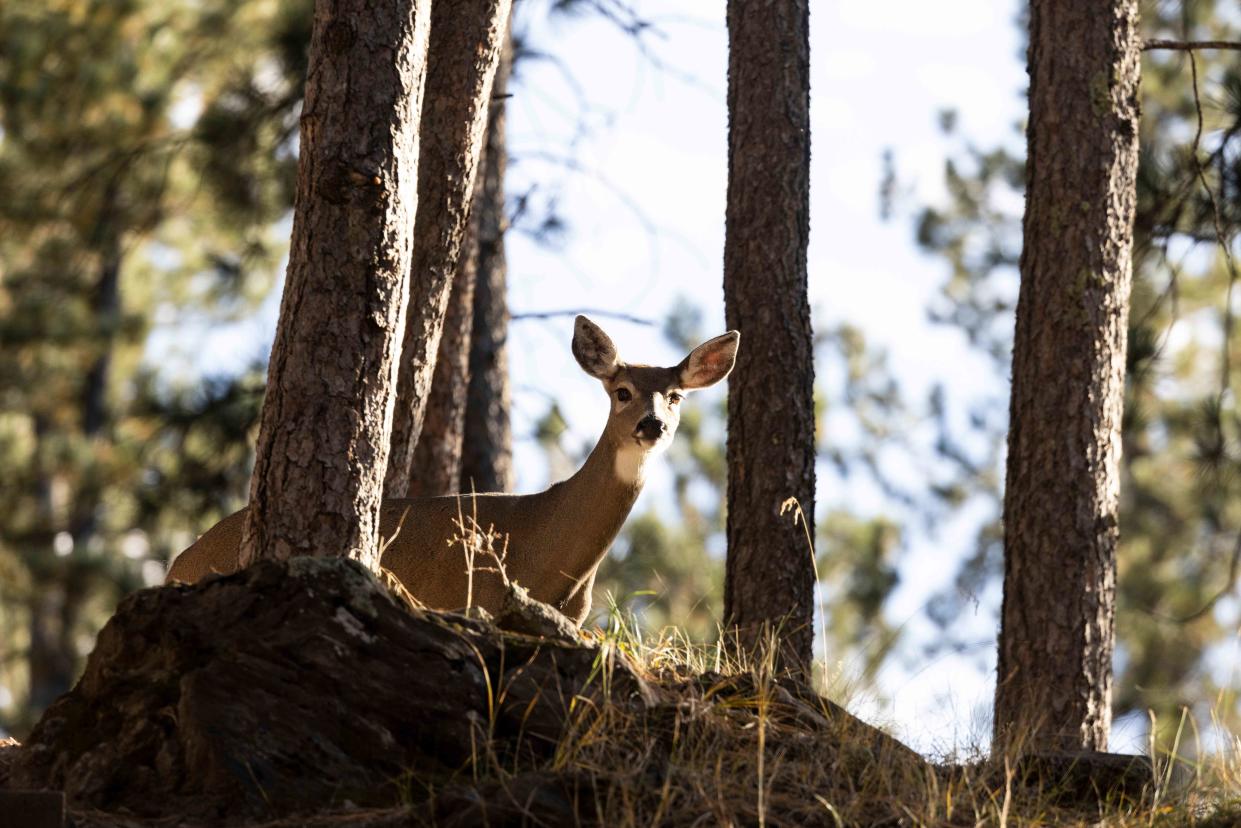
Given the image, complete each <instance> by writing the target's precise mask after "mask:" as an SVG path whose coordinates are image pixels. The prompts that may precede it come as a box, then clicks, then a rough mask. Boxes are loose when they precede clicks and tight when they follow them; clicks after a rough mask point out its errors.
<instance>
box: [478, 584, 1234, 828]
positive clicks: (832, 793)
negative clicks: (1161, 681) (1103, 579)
mask: <svg viewBox="0 0 1241 828" xmlns="http://www.w3.org/2000/svg"><path fill="white" fill-rule="evenodd" d="M588 636H589V637H590V638H591V639H592V640H593V643H595V644H597V645H598V646H599V652H600V656H599V665H600V668H599V669H598V670H597V671H596V675H595V676H594V677H593V679H592V681H598V682H606V681H607V680H608V673H607V668H606V665H607V664H609V663H612V662H614V660H615V659H618V658H621V659H624V660H625V661H626V662H628V665H629V666H630V667H631V669H632V670H633V671H634V672H635V673H636V674H637V675H638V676H640V677H641V678H642V679H644V680H645V681H646V682H647V683H648V685H649V686H650V687H651V688H652V689H653V690H654V693H655V696H656V698H657V701H656V703H655V704H654V705H653V706H650V707H647V708H645V709H641V708H635V707H633V706H631V705H628V704H623V703H617V704H613V703H611V702H610V701H608V700H607V698H608V696H607V693H603V694H599V695H596V696H595V697H594V701H591V702H587V701H586V700H585V699H583V700H582V701H581V703H580V704H579V705H577V706H576V708H575V711H574V715H573V717H572V720H571V726H570V727H568V728H567V730H566V732H565V735H564V736H563V738H562V740H561V742H560V744H558V745H557V746H556V750H555V752H554V756H553V757H552V758H551V759H550V760H548V761H547V762H546V763H545V764H543V765H541V766H539V767H537V768H530V767H528V766H526V767H520V768H519V767H518V766H516V765H512V766H508V767H505V766H504V763H503V762H499V763H497V762H495V761H494V760H493V761H489V762H488V763H487V764H488V772H489V773H491V774H498V775H499V776H500V777H504V776H505V775H515V774H517V773H519V772H527V773H528V772H531V771H533V772H536V773H546V774H548V775H549V776H551V777H556V778H561V779H571V780H573V783H572V784H573V786H574V788H575V790H583V789H585V790H587V791H588V792H589V796H588V797H587V798H588V800H589V802H590V806H589V807H590V813H588V814H582V818H583V820H584V821H586V822H590V823H597V824H605V825H609V826H650V825H669V826H681V825H684V826H692V825H703V826H707V825H712V826H713V825H764V826H768V825H831V826H852V825H859V826H861V825H926V826H1059V825H1070V826H1074V825H1080V826H1087V825H1089V826H1097V825H1102V826H1124V827H1126V828H1127V827H1128V826H1148V827H1153V826H1174V825H1195V826H1211V828H1222V826H1230V825H1241V739H1239V738H1238V737H1236V736H1235V735H1231V736H1229V737H1228V739H1227V740H1221V739H1219V738H1216V739H1215V742H1216V744H1215V745H1213V748H1212V749H1210V750H1206V749H1203V748H1202V747H1201V746H1198V747H1193V748H1191V747H1190V746H1189V744H1188V742H1189V740H1191V739H1192V738H1193V737H1194V734H1195V732H1196V731H1195V729H1194V728H1193V726H1192V725H1191V724H1190V720H1189V718H1188V715H1187V716H1186V718H1185V721H1184V723H1183V727H1182V737H1181V738H1180V739H1179V740H1178V741H1176V742H1175V743H1174V744H1173V745H1172V746H1171V747H1170V748H1169V749H1168V750H1166V751H1160V752H1156V753H1155V754H1154V755H1155V768H1156V777H1157V779H1156V783H1155V784H1154V785H1152V786H1149V787H1148V788H1147V789H1145V790H1143V791H1141V792H1140V793H1139V794H1136V795H1121V794H1117V793H1112V794H1108V793H1106V792H1104V794H1103V796H1102V797H1101V798H1096V797H1087V798H1085V799H1082V798H1077V799H1076V800H1073V799H1071V798H1068V799H1066V797H1065V796H1064V791H1063V790H1057V789H1054V788H1046V789H1044V788H1040V786H1039V783H1037V782H1036V781H1035V780H1034V779H1033V778H1031V777H1028V776H1027V777H1023V776H1022V773H1021V771H1019V770H1018V769H1017V766H1016V764H1015V760H1009V759H996V760H995V761H991V760H989V759H988V758H987V757H986V756H985V755H984V754H983V753H982V751H981V749H979V750H975V751H971V752H970V753H968V754H967V755H958V756H951V757H946V758H945V757H940V758H938V759H937V760H936V762H935V763H930V762H924V761H922V760H921V759H920V758H919V757H917V756H916V755H915V754H913V753H912V751H907V749H904V748H903V746H901V745H899V743H897V742H895V741H894V740H889V739H886V738H884V737H882V736H877V735H876V733H877V731H875V730H873V729H871V728H869V727H867V726H864V725H861V724H860V723H858V722H857V721H856V720H854V719H852V717H848V716H844V715H842V714H841V712H840V711H839V709H838V708H835V707H833V706H832V704H831V703H830V702H827V701H825V700H822V699H821V698H819V697H818V695H817V694H816V693H813V692H810V691H809V689H808V687H807V686H806V685H805V684H801V683H799V682H796V681H790V680H789V678H788V677H787V676H784V677H782V676H780V675H778V674H777V672H776V669H775V659H774V658H772V656H771V654H772V653H773V652H775V648H774V647H773V646H770V643H769V644H768V646H766V647H762V648H760V649H759V650H758V652H757V653H746V652H737V651H735V650H733V649H732V648H730V647H728V646H727V645H726V644H724V643H722V642H725V641H726V637H725V636H723V635H719V636H717V638H716V640H715V641H714V642H712V643H702V642H696V641H693V640H690V639H689V638H688V637H687V636H686V635H685V634H684V633H683V632H682V631H680V630H678V629H677V628H675V627H668V628H665V629H663V630H659V631H658V632H651V631H647V630H644V629H643V628H642V625H641V624H640V623H639V622H638V620H637V619H636V618H635V617H634V616H633V615H631V614H629V613H627V612H625V611H624V610H623V609H622V608H620V607H619V606H617V604H616V603H615V602H612V603H611V607H610V611H609V613H608V615H607V618H606V623H605V624H604V625H603V627H602V628H601V629H598V630H596V631H594V632H592V633H589V634H588ZM816 672H817V673H818V674H819V675H820V676H831V675H833V674H834V673H836V672H839V671H832V670H829V669H827V668H826V667H825V665H818V669H817V670H816ZM835 689H836V692H835V693H834V694H833V695H835V696H836V699H837V701H839V702H840V703H842V704H843V705H845V706H846V707H847V706H848V703H849V699H848V698H846V697H844V696H842V695H841V692H840V691H841V688H840V687H837V688H835ZM1217 726H1218V723H1217ZM1151 732H1152V733H1153V732H1156V728H1154V727H1152V729H1151ZM1190 757H1192V758H1190ZM532 824H537V823H532Z"/></svg>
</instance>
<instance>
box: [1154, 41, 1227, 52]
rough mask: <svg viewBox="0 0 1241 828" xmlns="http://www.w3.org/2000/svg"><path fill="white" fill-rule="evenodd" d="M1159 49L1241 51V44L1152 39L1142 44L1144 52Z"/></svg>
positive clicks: (1175, 50) (1177, 50)
mask: <svg viewBox="0 0 1241 828" xmlns="http://www.w3.org/2000/svg"><path fill="white" fill-rule="evenodd" d="M1157 49H1164V50H1171V51H1174V52H1194V51H1198V50H1204V49H1227V50H1231V51H1241V42H1236V41H1232V40H1164V39H1161V38H1152V39H1150V40H1145V41H1143V42H1142V51H1143V52H1151V51H1155V50H1157Z"/></svg>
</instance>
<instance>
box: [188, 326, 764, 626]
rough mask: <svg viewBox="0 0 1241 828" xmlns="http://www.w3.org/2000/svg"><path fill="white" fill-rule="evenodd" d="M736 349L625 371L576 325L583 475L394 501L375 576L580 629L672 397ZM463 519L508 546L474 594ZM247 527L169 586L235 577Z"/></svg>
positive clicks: (594, 336) (676, 417)
mask: <svg viewBox="0 0 1241 828" xmlns="http://www.w3.org/2000/svg"><path fill="white" fill-rule="evenodd" d="M738 339H739V336H738V335H737V334H736V333H735V332H730V333H728V334H725V335H723V336H720V337H716V338H715V339H713V340H711V341H709V342H707V343H704V344H703V345H700V346H699V347H698V348H696V349H695V350H694V351H693V353H691V354H690V355H689V356H687V357H686V358H685V360H684V361H682V362H681V364H680V365H678V366H676V367H674V368H655V367H651V366H646V365H626V364H624V363H623V362H621V361H620V360H619V359H618V358H617V355H616V349H615V347H614V346H613V345H612V341H611V340H610V339H609V338H608V337H607V335H606V334H604V333H603V331H602V330H600V329H599V328H598V327H597V326H595V325H594V323H592V322H590V320H588V319H586V318H585V317H582V316H579V317H578V319H577V325H576V329H575V332H574V347H573V351H574V355H575V356H576V357H577V359H578V362H579V364H581V366H582V368H583V369H584V370H585V371H586V372H587V373H589V374H591V375H592V376H595V377H596V378H598V379H600V380H601V381H602V382H603V386H604V388H605V389H606V390H607V392H608V397H609V400H610V402H611V410H610V414H609V416H608V422H607V425H606V427H605V428H604V431H603V435H602V436H601V437H600V438H599V442H598V444H596V446H595V448H594V450H593V451H592V452H591V453H590V456H589V457H588V458H587V459H586V462H585V464H583V466H582V468H580V469H579V470H578V471H577V473H576V474H574V475H573V476H572V477H570V478H569V479H568V480H564V481H561V482H560V483H556V484H554V485H553V486H551V487H550V488H549V489H547V490H546V491H542V492H539V493H537V494H528V495H510V494H479V495H475V496H471V495H461V496H447V497H432V498H414V499H408V500H389V501H387V502H385V503H384V507H383V513H382V517H381V521H380V533H381V537H382V541H383V542H384V543H387V547H386V549H385V550H384V554H383V560H382V565H383V566H384V567H385V568H387V569H389V570H391V572H392V573H393V574H394V575H395V576H396V577H397V578H398V579H399V580H400V581H401V583H403V584H404V585H405V587H406V588H407V589H408V590H409V591H410V592H411V593H413V595H414V596H415V597H417V598H418V599H419V600H420V601H422V602H423V603H424V604H427V605H428V606H430V607H434V608H437V609H457V608H460V607H463V606H465V605H466V603H467V601H466V597H467V591H468V592H470V603H471V604H472V605H474V606H481V607H483V608H485V609H487V610H489V611H491V612H493V613H494V612H496V611H497V610H498V609H499V607H500V602H501V600H502V599H503V596H504V578H505V577H507V578H508V579H509V580H513V581H516V582H517V583H518V584H520V585H522V586H524V587H526V588H527V589H528V590H529V591H530V594H531V596H532V597H534V598H536V599H538V600H540V601H544V602H546V603H548V604H551V605H553V606H555V607H558V608H559V609H560V610H561V611H562V612H564V613H565V614H566V615H567V616H569V617H570V618H572V619H573V620H574V621H575V622H576V623H577V624H578V625H581V623H582V622H583V621H584V620H585V619H586V616H587V614H589V612H590V606H591V590H592V588H593V586H594V581H595V571H596V570H597V569H598V567H599V564H600V563H601V562H602V561H603V558H604V556H605V555H606V554H607V551H608V549H609V547H610V546H611V545H612V541H613V540H614V539H615V538H616V535H617V533H618V532H620V528H621V526H622V524H624V522H625V518H626V517H628V515H629V511H630V509H631V508H633V504H634V501H635V500H637V497H638V493H639V492H640V491H641V490H642V483H643V477H644V475H643V466H644V464H645V461H646V460H647V459H648V458H649V457H650V456H651V455H652V454H654V453H656V452H657V451H658V450H661V449H663V448H665V447H666V446H667V445H668V443H670V442H671V441H672V435H673V434H674V433H675V432H676V428H677V425H678V423H679V422H680V412H679V408H680V407H679V405H678V404H677V402H675V401H674V400H675V397H674V394H678V393H679V392H681V391H687V390H692V389H694V388H703V387H706V386H708V385H711V384H714V383H715V382H718V381H719V380H721V379H723V378H724V377H725V376H727V375H728V372H729V371H730V370H731V369H732V364H733V359H734V357H735V355H736V350H737V342H738ZM620 389H625V391H627V392H628V393H629V395H630V399H629V400H628V401H622V400H620V399H619V396H623V394H620V395H618V391H620ZM652 417H653V418H655V419H657V420H659V421H660V422H661V423H662V424H663V428H664V432H663V434H662V436H660V437H658V438H657V439H652V438H649V437H647V436H645V435H642V434H640V433H639V428H638V426H639V423H640V422H642V421H643V420H644V419H648V418H652ZM461 518H464V524H465V528H466V530H467V531H468V529H469V528H470V527H471V526H472V525H473V523H474V522H475V521H476V522H477V525H478V527H479V528H481V529H482V530H483V531H487V530H490V529H494V531H495V532H497V533H499V535H500V536H501V537H500V540H498V541H497V542H496V544H495V548H496V551H497V552H499V551H500V550H501V549H504V548H505V545H506V542H507V549H506V552H505V555H504V560H503V569H504V573H503V575H501V573H500V572H498V571H496V570H497V569H498V568H499V567H498V566H497V561H496V560H494V559H493V558H491V557H489V556H487V555H479V556H476V559H475V561H474V568H473V578H472V582H471V579H470V578H469V577H468V574H467V567H466V551H465V548H464V544H462V543H460V542H457V543H453V542H452V541H453V539H454V538H458V537H459V536H460V535H461V534H462V525H461V522H459V520H460V519H461ZM244 523H245V511H244V510H243V511H240V512H237V513H235V514H233V515H230V516H229V517H227V518H225V519H224V520H222V521H220V522H219V523H217V524H216V525H215V526H213V527H212V528H211V529H209V530H207V532H206V533H205V534H204V535H203V536H202V537H201V538H199V539H198V541H197V542H196V543H195V544H194V545H192V546H191V547H190V548H189V549H186V550H185V551H184V552H182V553H181V555H180V556H178V557H177V559H176V560H175V561H173V564H172V568H171V569H170V570H169V572H168V578H167V581H168V582H169V583H172V582H176V581H181V582H188V583H193V582H195V581H198V580H199V579H201V578H204V577H206V576H208V575H211V574H213V573H228V572H233V571H235V570H236V569H237V554H238V548H239V545H240V543H241V531H242V527H243V524H244ZM470 587H472V588H470Z"/></svg>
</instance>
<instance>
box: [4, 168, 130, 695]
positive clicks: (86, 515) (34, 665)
mask: <svg viewBox="0 0 1241 828" xmlns="http://www.w3.org/2000/svg"><path fill="white" fill-rule="evenodd" d="M116 197H117V196H116V188H115V187H111V188H109V190H108V191H107V192H106V193H105V195H104V199H103V204H104V206H103V208H102V210H101V212H100V216H99V220H98V222H97V224H96V228H95V231H94V235H93V236H92V238H91V240H90V242H91V244H92V246H94V248H95V249H96V250H98V252H99V256H100V261H99V276H98V279H97V281H96V283H95V289H94V295H93V296H92V297H91V311H92V313H93V319H92V322H93V324H94V326H95V327H94V331H93V332H92V335H93V336H95V337H97V342H96V341H94V340H91V341H90V342H89V345H90V346H91V350H92V351H94V352H95V353H94V358H93V359H92V360H91V363H90V368H89V369H87V372H86V376H85V379H84V382H83V384H82V397H81V423H80V428H81V437H82V438H83V439H84V440H85V442H86V443H87V448H88V450H90V451H92V452H94V451H96V450H97V449H98V448H99V446H98V445H97V444H98V443H99V442H100V438H102V437H106V435H105V434H104V432H105V429H106V428H107V426H108V425H109V424H110V423H111V420H112V416H111V412H110V410H109V408H108V385H109V377H110V374H111V368H112V359H113V352H114V348H115V346H114V342H115V337H116V334H117V331H118V329H119V327H120V321H121V314H120V312H121V292H120V275H121V261H122V254H121V239H120V237H119V235H118V234H117V232H116V230H115V227H114V224H113V220H112V218H113V217H112V211H113V210H114V209H115V202H116ZM36 430H37V433H38V434H39V436H40V438H41V439H48V436H49V435H47V430H48V426H47V425H45V424H40V425H39V426H37V427H36ZM54 475H55V472H54V471H52V470H50V469H49V470H48V473H47V475H46V477H45V481H46V482H45V483H44V485H42V486H40V489H41V490H42V492H43V498H42V499H43V509H42V511H43V514H42V515H41V521H42V522H43V524H44V526H45V527H46V531H45V532H44V533H43V534H45V535H46V541H45V543H44V544H42V549H41V550H40V551H41V554H43V555H45V556H46V559H45V560H46V563H45V564H43V565H41V566H39V567H37V568H36V569H35V570H34V572H33V574H34V575H35V578H36V583H35V585H34V588H33V594H32V595H31V598H30V601H29V611H30V646H29V658H28V665H29V670H30V694H29V702H28V704H27V707H28V708H29V709H30V711H31V713H32V714H34V715H37V714H38V713H41V712H42V711H43V709H44V708H46V707H47V706H48V705H49V704H51V703H52V702H53V701H55V700H56V699H57V698H58V697H59V696H60V695H61V694H63V693H66V692H68V691H69V689H70V688H72V687H73V682H74V680H75V679H76V678H77V675H78V669H79V664H78V661H79V658H80V656H79V653H78V649H77V640H76V636H77V633H78V620H79V618H80V617H81V610H82V602H83V601H85V600H86V598H87V587H88V585H89V581H90V579H91V577H92V570H93V569H94V565H93V564H92V563H91V562H89V561H88V560H86V559H85V558H84V557H83V556H82V555H80V554H76V555H75V554H71V555H70V556H68V557H65V558H61V557H60V556H58V555H57V554H56V550H55V546H54V543H55V537H56V535H57V534H58V532H59V531H60V530H61V529H64V530H66V531H67V532H68V533H69V537H70V538H72V541H73V544H74V547H75V548H76V549H78V550H82V549H86V548H87V546H88V545H89V544H90V541H91V538H92V537H93V536H94V535H95V534H96V532H97V531H98V508H99V503H100V492H99V489H98V485H97V484H96V483H95V482H93V479H94V478H95V477H96V475H94V474H90V473H87V474H80V473H79V474H78V475H77V477H78V478H79V481H78V485H77V487H76V489H75V490H74V491H73V494H72V496H71V500H70V501H69V502H67V503H63V504H56V503H54V502H53V500H54V496H53V494H52V490H53V488H54V486H53V484H52V479H53V476H54Z"/></svg>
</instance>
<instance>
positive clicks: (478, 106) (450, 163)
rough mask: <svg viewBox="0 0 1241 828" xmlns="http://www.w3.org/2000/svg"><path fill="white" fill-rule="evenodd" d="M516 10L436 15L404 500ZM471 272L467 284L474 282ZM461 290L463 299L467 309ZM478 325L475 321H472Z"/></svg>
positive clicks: (461, 9) (393, 486)
mask: <svg viewBox="0 0 1241 828" xmlns="http://www.w3.org/2000/svg"><path fill="white" fill-rule="evenodd" d="M511 5H512V4H511V1H510V0H478V2H473V3H470V4H465V3H453V4H441V5H440V6H435V7H433V8H434V9H436V11H433V12H432V14H433V15H434V21H433V22H432V28H431V56H430V63H429V67H430V69H429V76H428V79H427V105H426V107H425V109H424V111H423V117H422V124H421V131H422V133H423V135H425V136H426V141H425V146H424V152H423V153H422V155H421V157H420V159H419V171H418V176H419V181H420V182H421V185H420V187H419V193H418V199H419V203H420V205H421V208H420V209H419V211H418V218H417V224H416V226H415V229H414V234H415V236H414V254H413V255H414V263H413V269H412V270H411V279H410V301H409V313H408V316H407V319H406V322H405V335H404V344H403V346H402V358H401V362H400V372H399V374H398V380H397V401H396V418H395V420H394V422H393V427H392V451H391V459H390V462H389V463H388V471H387V479H386V481H385V484H384V490H385V492H386V493H387V496H388V497H403V496H405V494H406V492H407V491H408V489H409V476H410V471H411V469H412V467H413V463H414V452H415V449H416V447H417V444H418V438H419V436H420V435H421V433H422V426H423V418H424V417H425V416H426V408H427V400H428V398H429V395H430V392H431V380H432V377H433V375H434V372H435V363H436V357H437V354H438V352H439V344H440V337H441V334H442V331H443V326H444V319H445V316H446V313H447V306H448V298H449V293H450V291H451V289H452V285H453V279H454V275H455V274H457V273H458V272H459V271H458V266H457V265H458V261H459V259H460V253H461V245H462V243H463V242H464V240H465V237H466V233H467V228H468V219H469V213H470V206H471V203H472V199H473V193H474V178H475V173H476V171H477V169H478V159H479V154H480V152H481V151H482V146H483V134H484V132H485V130H486V126H487V110H488V106H489V104H490V101H491V86H492V82H493V80H494V78H495V72H496V66H497V64H498V63H499V60H500V51H501V48H502V45H503V41H504V32H505V29H506V28H507V26H508V18H509V9H510V8H511ZM469 275H470V271H468V270H467V271H465V273H464V274H463V278H468V277H469ZM472 291H473V286H472V285H471V284H464V285H463V287H462V290H461V291H460V292H459V293H458V297H459V299H462V300H464V299H471V302H472V297H470V296H467V295H466V294H467V293H472ZM459 311H460V312H459V313H458V314H457V316H456V317H455V319H456V321H457V325H456V330H454V331H453V335H454V336H456V337H458V338H462V335H463V334H464V337H463V341H465V340H468V332H466V331H465V330H464V328H463V327H462V326H463V325H464V323H465V319H466V318H467V317H466V315H467V314H469V313H470V312H471V311H470V308H469V306H467V305H463V306H461V307H460V308H459ZM470 319H471V321H472V317H470Z"/></svg>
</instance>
